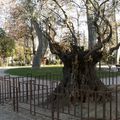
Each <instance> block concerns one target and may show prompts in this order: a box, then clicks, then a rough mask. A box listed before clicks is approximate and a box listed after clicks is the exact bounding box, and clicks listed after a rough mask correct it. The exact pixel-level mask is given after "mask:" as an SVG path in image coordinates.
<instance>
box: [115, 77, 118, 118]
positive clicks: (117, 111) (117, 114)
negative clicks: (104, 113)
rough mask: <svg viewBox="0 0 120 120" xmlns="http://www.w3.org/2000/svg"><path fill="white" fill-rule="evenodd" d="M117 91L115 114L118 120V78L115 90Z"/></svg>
mask: <svg viewBox="0 0 120 120" xmlns="http://www.w3.org/2000/svg"><path fill="white" fill-rule="evenodd" d="M115 92H116V94H115V99H116V102H115V103H116V110H115V111H116V112H115V113H116V114H115V116H116V120H118V89H117V79H116V90H115Z"/></svg>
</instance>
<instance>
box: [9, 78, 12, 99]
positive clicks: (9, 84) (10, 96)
mask: <svg viewBox="0 0 120 120" xmlns="http://www.w3.org/2000/svg"><path fill="white" fill-rule="evenodd" d="M11 92H12V91H11V80H9V93H10V99H11V97H12V93H11Z"/></svg>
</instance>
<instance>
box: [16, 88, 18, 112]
mask: <svg viewBox="0 0 120 120" xmlns="http://www.w3.org/2000/svg"><path fill="white" fill-rule="evenodd" d="M16 110H17V112H18V88H17V87H16Z"/></svg>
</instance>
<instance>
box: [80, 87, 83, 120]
mask: <svg viewBox="0 0 120 120" xmlns="http://www.w3.org/2000/svg"><path fill="white" fill-rule="evenodd" d="M80 93H81V95H80V96H81V116H80V117H81V120H82V119H83V95H82V89H81V90H80Z"/></svg>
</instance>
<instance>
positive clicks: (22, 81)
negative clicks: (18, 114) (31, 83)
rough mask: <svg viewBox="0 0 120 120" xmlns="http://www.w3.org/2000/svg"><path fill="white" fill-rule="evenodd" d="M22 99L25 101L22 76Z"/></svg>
mask: <svg viewBox="0 0 120 120" xmlns="http://www.w3.org/2000/svg"><path fill="white" fill-rule="evenodd" d="M22 101H23V102H24V79H23V78H22Z"/></svg>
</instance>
